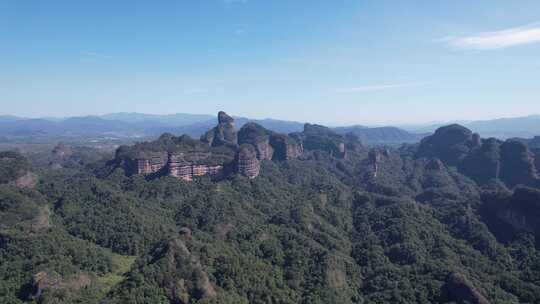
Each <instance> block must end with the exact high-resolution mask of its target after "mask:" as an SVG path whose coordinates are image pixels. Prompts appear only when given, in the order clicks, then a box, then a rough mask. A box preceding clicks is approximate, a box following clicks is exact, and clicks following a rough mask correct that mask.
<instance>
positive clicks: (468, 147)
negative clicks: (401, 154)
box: [417, 124, 539, 187]
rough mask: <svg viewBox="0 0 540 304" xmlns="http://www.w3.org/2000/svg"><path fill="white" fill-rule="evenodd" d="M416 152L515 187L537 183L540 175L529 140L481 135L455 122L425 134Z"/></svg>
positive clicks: (483, 179) (473, 175) (480, 179)
mask: <svg viewBox="0 0 540 304" xmlns="http://www.w3.org/2000/svg"><path fill="white" fill-rule="evenodd" d="M417 156H418V157H427V158H438V159H440V160H441V161H442V162H443V163H444V164H446V165H448V166H455V167H457V168H458V170H459V171H460V172H461V173H463V174H464V175H467V176H469V177H470V178H472V179H474V180H475V181H476V182H478V183H480V184H483V183H486V182H488V181H489V180H492V179H500V180H502V181H503V182H504V183H505V184H507V185H508V186H510V187H513V186H515V185H518V184H524V185H526V184H531V183H536V182H537V181H538V179H539V176H538V173H537V170H536V168H537V166H536V165H535V162H536V163H537V160H535V154H534V153H532V152H531V150H530V149H529V148H528V146H527V144H526V143H523V142H520V141H517V140H513V139H509V140H506V141H504V142H503V141H500V140H497V139H495V138H488V139H482V138H481V137H480V136H479V135H478V134H473V133H472V132H471V130H469V129H467V128H465V127H463V126H460V125H456V124H454V125H450V126H446V127H442V128H439V129H438V130H437V131H436V132H435V134H433V135H431V136H428V137H426V138H424V139H423V140H422V141H421V143H420V146H419V148H418V151H417Z"/></svg>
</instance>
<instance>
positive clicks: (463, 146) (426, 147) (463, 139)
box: [418, 124, 479, 166]
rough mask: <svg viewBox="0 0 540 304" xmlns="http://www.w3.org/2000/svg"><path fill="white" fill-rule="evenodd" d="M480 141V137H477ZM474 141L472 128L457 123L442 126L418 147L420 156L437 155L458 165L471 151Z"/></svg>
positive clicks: (451, 164)
mask: <svg viewBox="0 0 540 304" xmlns="http://www.w3.org/2000/svg"><path fill="white" fill-rule="evenodd" d="M476 141H477V142H478V141H479V138H476ZM473 146H475V145H474V143H473V133H472V132H471V130H469V129H467V128H465V127H463V126H460V125H457V124H453V125H449V126H445V127H441V128H439V129H437V130H436V131H435V133H434V134H433V135H431V136H428V137H426V138H424V139H423V140H422V141H421V142H420V146H419V148H418V156H420V157H437V158H439V159H440V160H441V161H443V162H444V163H446V164H448V165H450V166H457V165H458V164H459V163H460V162H461V161H462V160H463V159H464V158H465V157H466V156H467V154H468V153H469V151H470V150H471V148H472V147H473Z"/></svg>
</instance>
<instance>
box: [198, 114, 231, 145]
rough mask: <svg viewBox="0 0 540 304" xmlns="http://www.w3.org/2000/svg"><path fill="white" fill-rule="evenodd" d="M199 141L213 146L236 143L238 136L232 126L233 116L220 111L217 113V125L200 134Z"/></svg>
mask: <svg viewBox="0 0 540 304" xmlns="http://www.w3.org/2000/svg"><path fill="white" fill-rule="evenodd" d="M201 141H203V142H206V143H208V144H209V145H210V146H213V147H218V146H223V145H236V144H237V143H238V136H237V134H236V130H235V128H234V118H232V117H231V116H229V115H227V113H225V112H223V111H220V112H219V113H218V125H217V126H216V127H214V128H213V129H211V130H210V131H208V132H206V133H205V134H204V135H203V136H201Z"/></svg>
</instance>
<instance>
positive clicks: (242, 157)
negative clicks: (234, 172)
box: [238, 145, 261, 178]
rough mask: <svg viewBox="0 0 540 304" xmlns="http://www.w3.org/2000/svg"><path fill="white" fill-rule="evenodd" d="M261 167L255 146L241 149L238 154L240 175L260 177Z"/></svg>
mask: <svg viewBox="0 0 540 304" xmlns="http://www.w3.org/2000/svg"><path fill="white" fill-rule="evenodd" d="M260 169H261V166H260V163H259V160H258V159H257V154H256V152H255V149H254V148H253V146H251V145H248V146H244V147H242V148H241V149H240V152H239V153H238V173H240V174H242V175H244V176H246V177H248V178H255V177H257V176H258V175H259V172H260Z"/></svg>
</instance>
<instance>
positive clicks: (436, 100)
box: [0, 0, 540, 125]
mask: <svg viewBox="0 0 540 304" xmlns="http://www.w3.org/2000/svg"><path fill="white" fill-rule="evenodd" d="M539 12H540V2H538V1H521V2H519V4H516V3H515V2H501V1H497V2H493V1H487V0H482V1H475V2H474V3H471V2H469V1H452V2H446V3H438V2H437V3H435V2H428V3H425V2H414V3H412V4H411V2H402V1H392V2H388V1H376V2H375V1H352V0H344V1H329V2H317V3H313V2H312V1H272V2H265V1H257V0H208V1H164V2H162V3H161V4H160V5H159V6H157V5H154V4H152V3H147V4H142V3H131V2H123V1H119V2H113V3H111V2H103V1H92V2H88V3H80V2H78V3H75V2H73V1H55V2H47V3H44V2H42V3H39V2H34V1H29V2H21V1H12V0H8V1H2V2H1V3H0V41H2V44H3V47H2V48H1V49H0V65H1V66H2V69H1V70H0V104H1V106H2V110H1V111H2V112H1V113H2V114H9V115H16V116H22V117H67V116H86V115H99V114H106V113H117V112H137V113H149V114H154V113H156V114H157V113H202V114H213V113H216V112H217V111H219V110H225V111H227V112H228V113H231V114H233V115H236V116H243V117H250V118H258V119H260V118H274V119H281V120H291V121H309V122H317V123H323V124H331V125H338V124H339V125H345V124H362V125H404V124H426V123H432V122H447V121H461V120H467V121H470V120H487V119H495V118H502V117H520V116H529V115H533V114H537V113H540V100H538V96H539V86H538V80H537V79H538V74H539V73H540V59H538V56H537V54H538V53H539V51H540V43H539V42H540V23H539V22H540V17H538V16H539ZM390 20H391V22H388V21H390Z"/></svg>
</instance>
